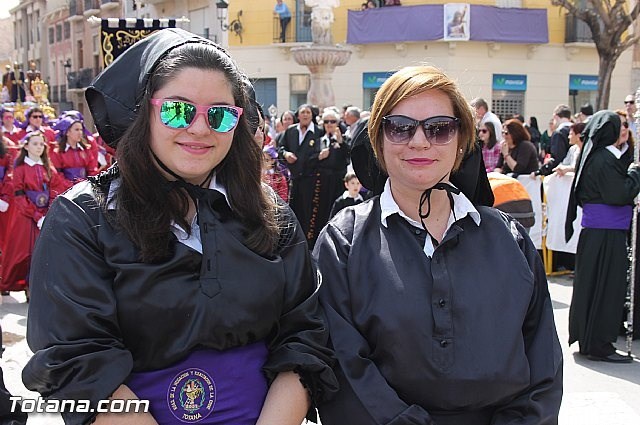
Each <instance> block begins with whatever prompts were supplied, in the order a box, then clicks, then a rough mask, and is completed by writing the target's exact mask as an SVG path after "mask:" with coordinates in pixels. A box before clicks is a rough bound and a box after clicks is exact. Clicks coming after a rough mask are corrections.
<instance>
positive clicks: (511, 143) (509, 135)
mask: <svg viewBox="0 0 640 425" xmlns="http://www.w3.org/2000/svg"><path fill="white" fill-rule="evenodd" d="M502 136H503V137H504V141H503V142H502V147H501V154H502V155H501V156H500V159H499V160H498V164H497V166H496V170H495V171H497V172H499V173H503V174H509V173H512V174H513V175H514V177H515V176H518V175H520V174H530V173H533V172H535V171H537V170H538V166H539V165H538V152H537V150H536V147H535V146H534V145H533V143H531V141H530V139H531V136H530V135H529V131H527V129H526V127H525V126H524V125H523V124H522V122H520V121H519V120H516V119H511V120H508V121H507V122H505V123H504V124H503V125H502Z"/></svg>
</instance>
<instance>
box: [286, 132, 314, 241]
mask: <svg viewBox="0 0 640 425" xmlns="http://www.w3.org/2000/svg"><path fill="white" fill-rule="evenodd" d="M299 135H300V130H299V124H296V125H292V126H291V127H289V128H288V129H287V130H286V131H285V132H284V134H283V135H282V137H281V139H280V142H279V146H278V152H279V154H280V158H281V159H284V155H285V154H286V153H287V152H291V153H294V154H295V155H296V157H297V158H298V160H297V161H296V162H294V163H293V164H289V163H288V162H284V163H285V164H287V167H288V168H289V171H291V190H290V192H289V193H290V195H289V205H291V209H292V210H293V212H294V213H295V214H296V217H297V218H298V221H299V222H300V226H301V227H302V231H303V233H304V235H305V237H306V238H307V242H309V243H311V244H312V243H315V240H316V238H317V237H318V233H319V232H320V230H321V229H322V226H319V222H318V205H317V202H316V203H315V204H314V194H315V193H316V191H319V190H320V186H319V182H320V179H319V172H318V154H319V153H320V150H321V146H320V138H321V137H322V133H321V131H320V129H318V127H317V126H316V127H315V130H314V131H308V132H307V134H306V135H305V137H304V140H303V141H302V143H299ZM314 206H315V209H314ZM322 225H324V223H323V224H322Z"/></svg>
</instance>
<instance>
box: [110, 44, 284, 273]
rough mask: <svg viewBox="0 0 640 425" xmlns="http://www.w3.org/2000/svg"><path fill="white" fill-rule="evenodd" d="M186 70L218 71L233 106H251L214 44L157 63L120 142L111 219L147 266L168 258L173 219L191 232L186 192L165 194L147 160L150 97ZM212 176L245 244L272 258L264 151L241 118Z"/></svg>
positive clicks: (181, 50)
mask: <svg viewBox="0 0 640 425" xmlns="http://www.w3.org/2000/svg"><path fill="white" fill-rule="evenodd" d="M189 67H191V68H196V69H203V70H207V71H219V72H222V73H223V74H224V76H225V78H226V79H227V81H228V82H229V85H230V87H231V90H232V93H233V98H234V102H235V104H236V105H237V106H239V107H242V108H246V107H247V105H248V102H249V100H248V98H247V96H246V93H245V90H244V83H243V75H242V73H241V72H240V71H239V70H238V68H237V66H236V65H235V63H234V62H233V61H232V60H231V58H230V57H228V56H227V55H225V54H224V53H222V52H221V51H220V50H219V49H218V48H216V47H214V46H212V45H208V44H200V43H197V44H196V43H189V44H185V45H184V46H181V47H178V48H176V49H174V50H172V51H171V52H170V53H169V54H168V55H167V56H166V57H165V58H163V59H162V60H161V61H159V64H158V65H157V67H156V68H155V70H154V71H153V72H152V74H151V76H150V78H149V81H148V84H147V87H146V89H145V93H144V95H143V96H142V99H140V102H139V105H138V114H137V116H136V118H135V119H134V121H133V123H132V124H131V125H130V126H129V128H128V129H127V131H126V132H125V134H124V135H123V136H122V139H121V140H120V141H119V142H118V165H119V169H120V176H121V179H122V182H121V185H120V186H119V187H118V190H117V193H116V200H117V202H116V218H115V220H116V224H117V225H118V226H120V227H121V228H122V229H123V230H124V231H125V233H126V234H127V235H128V236H129V238H130V239H131V240H132V242H134V244H136V246H138V247H139V248H140V251H141V257H142V261H145V262H154V261H159V260H162V259H163V258H166V256H168V255H169V254H170V251H169V248H170V241H171V232H170V231H169V226H170V223H171V221H172V220H173V221H174V222H176V223H178V224H179V225H180V226H181V227H182V228H184V229H187V230H188V231H189V232H190V231H191V226H190V224H189V223H187V221H186V219H185V217H186V215H187V210H188V205H189V202H188V198H187V195H186V193H184V192H183V191H177V190H171V191H169V192H167V189H166V187H165V185H162V184H158V182H163V181H166V179H165V178H164V176H163V175H162V173H161V172H160V170H159V168H158V167H157V166H156V165H155V162H154V161H151V155H152V152H151V147H150V139H151V129H150V120H149V116H150V114H151V112H152V109H151V107H150V99H151V98H152V95H153V94H154V93H155V92H156V91H158V90H159V89H160V88H162V87H163V86H164V85H165V84H167V82H168V81H170V80H171V79H172V78H175V76H176V75H177V74H178V73H179V72H181V71H182V70H184V69H185V68H189ZM215 172H216V176H217V179H218V181H220V182H221V183H222V184H224V185H225V187H226V189H227V194H228V196H229V202H230V204H231V207H232V209H233V211H234V213H236V215H237V216H238V218H239V220H240V221H241V222H242V224H243V225H244V227H245V230H246V233H245V240H244V244H245V245H246V246H247V247H248V248H249V249H251V250H253V251H254V252H256V253H258V254H261V255H267V256H268V255H271V254H272V253H273V251H274V249H275V247H276V243H277V237H278V226H277V223H276V208H277V206H276V200H275V198H274V197H272V196H271V192H269V191H268V190H265V189H264V188H263V186H262V149H261V147H259V146H258V145H257V144H256V142H255V141H254V138H253V134H252V133H251V131H250V130H249V124H248V122H247V119H246V117H245V116H244V115H242V116H241V118H240V120H239V121H238V125H237V127H236V128H235V131H234V135H233V141H232V143H231V148H230V149H229V152H228V153H227V155H226V157H225V158H224V159H223V160H222V161H221V162H220V164H218V166H217V167H216V168H215ZM105 208H106V206H105Z"/></svg>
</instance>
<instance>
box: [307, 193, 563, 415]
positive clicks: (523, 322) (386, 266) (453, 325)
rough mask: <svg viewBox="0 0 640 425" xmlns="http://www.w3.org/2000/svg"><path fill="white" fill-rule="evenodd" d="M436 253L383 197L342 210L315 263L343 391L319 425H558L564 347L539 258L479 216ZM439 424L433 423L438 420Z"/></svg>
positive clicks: (495, 219) (518, 238)
mask: <svg viewBox="0 0 640 425" xmlns="http://www.w3.org/2000/svg"><path fill="white" fill-rule="evenodd" d="M478 211H479V212H480V215H481V223H480V225H479V226H478V225H476V223H475V222H473V220H472V219H471V218H470V217H469V216H467V217H465V218H462V219H460V220H458V221H457V222H456V223H454V224H453V226H452V227H451V229H450V230H449V231H448V232H447V234H446V235H445V237H444V238H443V240H442V242H441V243H440V244H439V245H438V246H437V248H436V249H435V251H434V255H433V258H428V257H427V256H426V255H425V254H424V252H423V244H424V240H425V237H426V234H425V232H424V230H422V229H419V228H416V227H412V226H411V225H409V224H408V222H406V221H405V220H404V219H402V218H401V217H400V216H399V215H397V214H394V215H392V216H390V217H389V218H388V219H387V223H388V226H387V227H384V226H383V225H382V224H381V221H380V215H381V209H380V201H379V198H378V197H374V198H372V199H371V200H369V201H366V202H364V203H362V204H359V205H356V206H354V207H347V208H346V209H344V210H342V211H341V212H340V213H338V214H337V215H336V216H335V217H334V218H333V219H332V220H331V221H330V222H329V224H328V225H327V227H325V229H324V230H323V232H322V233H321V234H320V237H319V238H318V242H317V244H316V248H315V250H314V252H313V257H314V259H315V260H316V261H317V265H318V269H319V273H320V275H321V279H322V284H321V286H320V301H321V303H322V305H323V307H324V310H325V314H326V316H327V322H328V325H329V332H330V337H331V343H332V346H333V348H334V349H335V352H336V357H337V358H338V367H337V368H336V374H337V376H338V380H339V382H340V391H339V392H338V394H337V395H336V396H335V397H334V398H333V399H332V400H331V401H329V402H327V403H325V404H322V405H320V406H319V412H320V419H321V420H322V423H323V425H338V424H340V425H342V424H349V425H373V424H389V425H431V424H434V423H435V424H438V425H453V424H456V425H460V424H465V425H488V424H490V423H491V424H493V425H504V424H512V423H516V422H517V423H519V424H523V425H524V424H530V425H534V424H535V425H544V424H557V420H558V411H559V408H560V400H561V398H562V350H561V348H560V343H559V341H558V337H557V334H556V330H555V325H554V320H553V310H552V306H551V299H550V296H549V292H548V288H547V280H546V276H545V273H544V267H543V265H542V262H541V259H540V256H539V255H538V253H537V251H536V249H535V247H534V246H533V243H532V242H531V240H530V239H529V237H528V236H527V235H526V231H525V230H524V228H523V227H522V226H520V225H519V224H517V223H516V222H515V221H514V220H513V219H511V218H509V217H508V216H506V215H505V214H503V213H500V212H498V211H497V210H495V209H493V208H488V207H478ZM434 421H435V422H434Z"/></svg>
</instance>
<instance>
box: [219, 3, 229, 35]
mask: <svg viewBox="0 0 640 425" xmlns="http://www.w3.org/2000/svg"><path fill="white" fill-rule="evenodd" d="M228 9H229V0H218V2H217V3H216V12H217V14H218V21H220V29H222V31H226V30H228V29H229V25H227V15H228V13H229V10H228Z"/></svg>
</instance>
